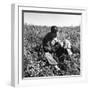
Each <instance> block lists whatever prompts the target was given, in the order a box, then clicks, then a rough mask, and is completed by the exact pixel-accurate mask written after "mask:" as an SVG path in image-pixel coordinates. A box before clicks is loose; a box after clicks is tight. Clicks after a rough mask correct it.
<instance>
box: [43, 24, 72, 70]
mask: <svg viewBox="0 0 90 90" xmlns="http://www.w3.org/2000/svg"><path fill="white" fill-rule="evenodd" d="M57 36H58V28H57V27H56V26H52V27H51V32H49V33H48V34H47V35H46V36H45V37H44V39H43V49H44V52H45V57H46V58H47V60H48V62H49V64H51V65H53V66H55V68H56V69H57V71H58V70H60V68H59V67H58V63H57V61H56V60H55V59H54V58H53V50H52V47H53V46H54V45H55V43H57V42H58V43H59V44H60V46H61V47H62V48H65V49H67V52H68V54H69V55H72V52H71V50H70V48H71V43H70V42H69V41H68V40H64V41H61V40H59V39H58V38H57Z"/></svg>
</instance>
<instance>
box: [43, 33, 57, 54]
mask: <svg viewBox="0 0 90 90" xmlns="http://www.w3.org/2000/svg"><path fill="white" fill-rule="evenodd" d="M56 36H57V35H56V33H52V32H49V33H48V34H47V35H46V36H45V37H44V39H43V49H44V51H45V52H52V45H51V41H52V40H53V39H54V38H55V37H56Z"/></svg>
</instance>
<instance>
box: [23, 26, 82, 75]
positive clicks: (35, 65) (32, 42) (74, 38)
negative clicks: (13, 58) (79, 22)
mask: <svg viewBox="0 0 90 90" xmlns="http://www.w3.org/2000/svg"><path fill="white" fill-rule="evenodd" d="M58 29H59V30H62V32H63V35H62V36H63V37H65V38H67V39H69V40H70V42H71V44H72V51H73V55H72V57H70V60H68V58H66V57H65V56H64V57H63V59H64V61H63V62H62V63H60V64H59V67H60V69H61V71H60V72H57V70H56V69H55V68H54V67H53V66H51V65H50V64H49V63H48V61H47V59H46V58H45V57H44V51H43V48H42V40H43V38H44V36H45V35H46V34H47V33H48V32H50V27H49V26H37V25H27V24H25V25H24V38H23V40H24V43H23V44H24V47H23V50H24V56H23V57H24V59H23V77H46V76H64V75H80V26H75V27H73V26H70V27H58Z"/></svg>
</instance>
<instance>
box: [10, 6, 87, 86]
mask: <svg viewBox="0 0 90 90" xmlns="http://www.w3.org/2000/svg"><path fill="white" fill-rule="evenodd" d="M25 11H31V12H39V13H46V12H48V13H50V14H53V13H57V14H60V13H63V14H77V15H81V25H80V40H81V41H80V44H81V46H80V47H81V50H80V51H81V58H80V59H81V61H80V62H81V66H80V67H81V74H80V75H79V76H78V75H76V76H74V75H72V76H61V77H60V76H58V77H57V76H54V77H30V78H23V68H22V65H23V61H22V60H23V43H24V42H23V37H24V36H23V35H24V34H23V33H24V32H23V28H24V27H23V25H24V24H23V23H24V21H23V20H24V19H23V18H24V14H23V13H24V12H25ZM85 30H86V9H85V8H69V7H59V8H57V7H56V8H54V7H36V6H30V5H25V4H12V5H11V85H12V86H15V87H18V86H32V85H48V84H55V83H70V82H71V83H72V82H73V83H75V82H76V83H77V82H85V81H86V80H87V70H86V68H87V64H86V63H87V62H86V61H85V58H86V57H85V56H84V41H83V40H84V32H85ZM52 78H53V79H52Z"/></svg>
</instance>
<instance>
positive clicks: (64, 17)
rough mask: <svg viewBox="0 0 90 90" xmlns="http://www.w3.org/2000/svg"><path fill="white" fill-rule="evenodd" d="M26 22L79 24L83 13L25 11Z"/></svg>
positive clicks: (48, 24) (37, 23) (36, 23)
mask: <svg viewBox="0 0 90 90" xmlns="http://www.w3.org/2000/svg"><path fill="white" fill-rule="evenodd" d="M24 23H27V24H34V25H47V26H52V25H56V26H78V25H80V24H81V15H70V14H50V13H32V12H24Z"/></svg>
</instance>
